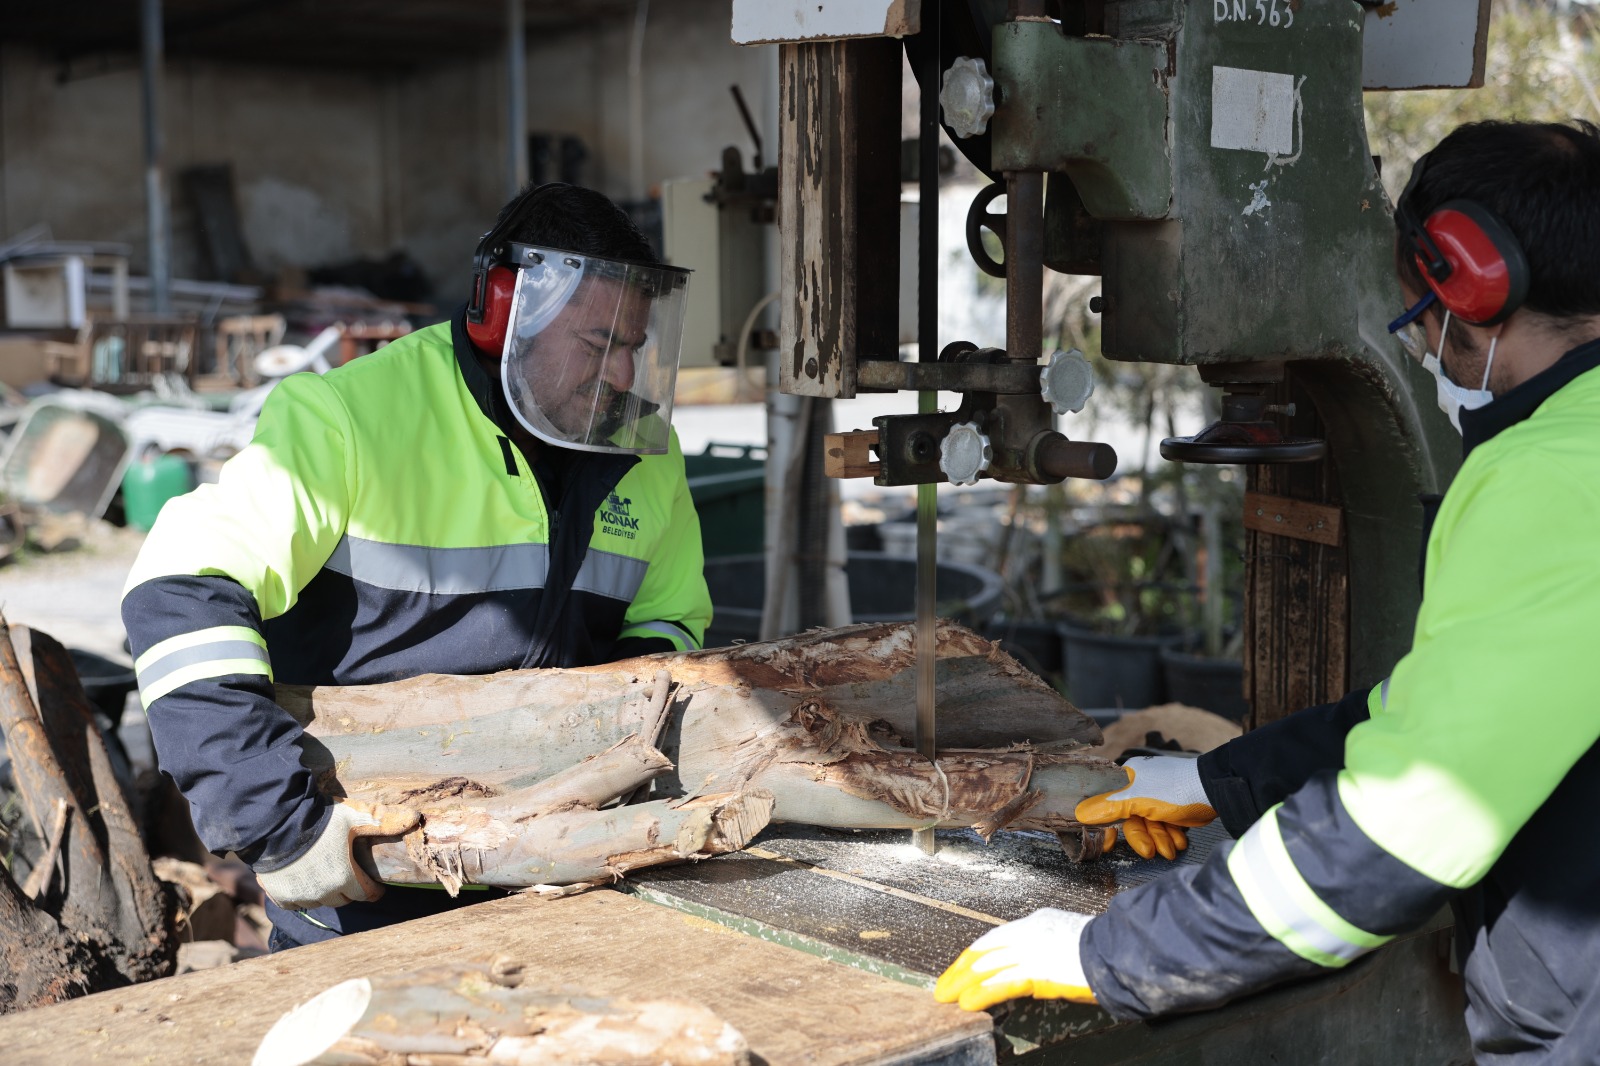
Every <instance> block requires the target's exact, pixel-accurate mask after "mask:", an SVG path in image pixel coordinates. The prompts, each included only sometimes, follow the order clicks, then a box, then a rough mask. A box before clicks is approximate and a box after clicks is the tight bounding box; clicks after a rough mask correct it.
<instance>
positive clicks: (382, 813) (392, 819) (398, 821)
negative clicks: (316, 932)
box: [256, 802, 422, 911]
mask: <svg viewBox="0 0 1600 1066" xmlns="http://www.w3.org/2000/svg"><path fill="white" fill-rule="evenodd" d="M421 820H422V816H421V815H420V814H418V813H417V812H416V811H414V810H412V809H410V808H409V807H394V806H389V805H387V804H373V803H356V802H345V803H335V804H334V805H333V810H332V812H331V813H330V814H329V816H328V824H327V825H325V826H324V827H323V829H322V832H321V833H320V834H319V835H318V836H317V839H316V840H314V841H313V842H312V844H311V847H310V848H309V849H307V850H306V851H305V853H304V854H302V855H300V856H299V857H298V858H296V859H295V860H294V861H293V862H291V863H289V864H288V865H287V866H282V867H280V868H278V869H276V870H267V871H261V870H257V871H256V880H257V881H259V882H260V884H261V890H262V891H263V892H265V893H266V894H267V895H269V896H271V897H272V898H273V901H274V902H276V903H277V904H278V906H280V907H282V908H284V909H285V910H291V911H303V910H310V909H311V908H312V907H342V906H344V905H345V904H346V903H355V902H358V901H361V902H366V903H371V902H373V901H374V900H376V899H378V898H379V897H380V896H382V895H383V882H381V881H379V880H378V879H377V878H376V877H374V876H373V875H372V874H371V873H369V872H368V871H367V870H365V869H363V868H362V866H361V862H360V861H359V860H358V859H357V858H356V855H355V843H356V841H357V840H361V839H363V838H371V839H372V840H386V839H387V840H393V839H396V838H398V837H403V836H405V835H406V834H407V833H409V832H411V830H413V829H415V828H416V827H417V824H418V823H419V822H420V821H421Z"/></svg>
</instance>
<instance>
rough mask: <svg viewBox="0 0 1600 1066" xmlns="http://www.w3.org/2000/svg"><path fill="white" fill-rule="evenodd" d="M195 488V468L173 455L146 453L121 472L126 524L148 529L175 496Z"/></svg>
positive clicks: (146, 530) (144, 529)
mask: <svg viewBox="0 0 1600 1066" xmlns="http://www.w3.org/2000/svg"><path fill="white" fill-rule="evenodd" d="M193 488H194V471H193V470H191V469H190V468H189V464H188V463H187V462H185V461H184V460H183V459H181V458H180V457H178V456H176V455H159V454H146V455H145V456H144V457H143V458H140V459H136V460H135V461H133V462H131V463H129V464H128V469H127V472H126V473H124V474H123V475H122V511H123V514H124V516H125V517H126V519H127V522H128V525H130V526H132V527H133V528H134V529H137V530H141V531H144V532H149V530H150V527H151V526H153V525H155V524H156V515H158V514H160V513H161V508H162V507H164V506H165V505H166V502H167V501H168V500H170V499H172V498H173V497H174V496H182V495H183V494H184V493H186V492H188V491H190V490H191V489H193Z"/></svg>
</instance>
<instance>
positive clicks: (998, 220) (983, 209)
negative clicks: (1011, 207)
mask: <svg viewBox="0 0 1600 1066" xmlns="http://www.w3.org/2000/svg"><path fill="white" fill-rule="evenodd" d="M1005 194H1006V187H1005V184H1004V183H1003V182H998V181H997V182H994V183H993V184H991V185H985V186H984V187H983V189H982V190H981V191H980V192H979V193H978V195H977V196H974V197H973V198H972V206H971V207H969V208H967V252H968V253H969V254H970V255H971V256H972V258H973V261H974V262H976V263H977V264H978V269H979V270H981V271H983V272H984V273H985V274H988V275H989V276H990V277H995V278H1003V277H1005V276H1006V265H1005V264H1004V263H997V262H995V260H994V259H993V258H992V257H991V256H990V255H989V249H987V248H985V247H984V246H983V231H984V230H985V229H987V230H989V231H990V232H991V233H993V234H994V235H995V236H996V237H998V238H1000V250H1001V251H1002V252H1004V251H1005V247H1006V216H1005V215H1003V214H999V213H997V212H994V211H990V210H989V205H990V204H992V203H994V202H995V201H996V200H997V199H999V198H1000V197H1002V196H1004V195H1005Z"/></svg>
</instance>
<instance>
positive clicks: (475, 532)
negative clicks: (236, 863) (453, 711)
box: [122, 185, 711, 950]
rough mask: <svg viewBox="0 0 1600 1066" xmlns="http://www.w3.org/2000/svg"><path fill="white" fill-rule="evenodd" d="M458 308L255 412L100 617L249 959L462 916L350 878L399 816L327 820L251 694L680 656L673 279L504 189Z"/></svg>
mask: <svg viewBox="0 0 1600 1066" xmlns="http://www.w3.org/2000/svg"><path fill="white" fill-rule="evenodd" d="M472 276H473V284H472V295H471V300H470V302H469V304H468V306H467V307H466V308H465V309H464V310H462V311H461V312H460V313H458V314H457V315H456V316H455V317H454V319H453V320H452V321H450V322H446V323H441V324H439V325H435V326H429V327H427V328H424V329H420V330H418V331H416V332H414V333H411V334H409V335H408V336H406V337H403V338H401V339H400V340H397V341H395V342H394V343H392V344H390V345H388V346H387V347H385V348H383V349H380V350H379V351H377V352H375V353H373V354H372V355H368V356H364V357H362V358H360V359H358V360H355V361H354V362H352V363H350V364H348V365H346V366H342V367H339V368H338V369H336V370H334V371H332V372H331V373H329V374H327V375H324V376H318V375H315V374H297V375H294V376H292V377H289V378H287V379H285V380H284V381H283V382H281V383H280V384H279V385H278V386H277V387H276V388H275V389H274V390H273V391H272V393H271V395H270V397H269V398H268V400H267V403H266V406H265V408H264V409H263V411H262V413H261V418H260V422H259V424H258V426H257V429H256V433H255V437H254V439H253V440H252V441H251V443H250V445H249V446H248V447H247V448H245V449H244V451H242V452H240V453H239V454H238V455H236V456H234V457H233V458H232V459H230V460H229V461H228V462H227V464H226V465H225V466H224V467H223V468H222V473H221V478H220V481H219V482H218V483H217V484H215V485H204V486H201V487H200V488H199V489H197V490H195V491H194V492H193V493H191V494H189V495H188V496H185V497H181V498H179V499H176V500H173V501H171V502H170V503H169V504H168V505H167V506H166V507H165V508H164V509H163V510H162V512H161V515H160V518H159V519H158V521H157V522H156V524H155V527H154V528H153V529H152V530H151V532H150V536H149V539H148V540H147V542H146V543H145V545H144V548H143V550H142V551H141V552H140V555H139V558H138V561H137V563H136V564H135V565H134V569H133V573H132V574H131V575H130V577H129V579H128V585H127V589H126V591H125V593H124V596H123V600H122V615H123V622H124V624H125V625H126V627H127V630H128V637H129V641H130V646H131V650H132V652H133V655H134V657H135V669H136V672H137V674H138V679H139V691H140V697H141V699H142V700H143V701H144V706H145V709H146V711H147V713H148V715H149V719H150V726H151V731H152V733H153V734H154V738H155V746H156V751H157V755H158V759H159V762H160V766H161V769H162V770H163V771H164V772H166V773H167V774H170V775H171V776H172V778H173V779H174V780H175V781H176V782H177V784H178V786H179V788H180V789H181V790H182V791H183V793H184V795H185V796H186V797H187V798H188V800H189V804H190V809H191V811H192V813H193V815H194V821H195V828H196V829H197V830H198V832H199V834H200V837H201V839H202V840H203V841H204V842H205V844H206V846H207V847H209V848H210V849H212V850H213V851H215V852H217V853H219V854H221V853H225V852H229V851H232V852H236V853H237V854H238V855H239V856H240V857H241V858H243V859H244V860H245V861H246V862H248V863H249V864H250V865H251V866H252V867H254V869H255V871H256V873H257V877H258V879H259V881H260V883H261V887H262V889H263V890H264V891H265V892H266V894H267V895H268V897H269V898H270V902H269V906H268V913H269V915H270V916H271V919H272V925H273V930H272V936H271V940H270V944H271V946H272V948H273V950H279V949H282V948H285V947H292V946H295V945H298V944H305V943H310V942H314V941H318V940H325V939H328V938H330V937H333V936H337V935H339V934H341V933H349V932H355V931H359V930H362V929H368V928H373V927H376V926H380V925H386V924H389V923H391V922H395V921H399V920H402V919H405V918H410V917H416V916H419V915H422V914H427V913H430V912H432V911H437V910H441V909H444V908H446V907H449V906H452V905H457V904H459V903H467V902H473V901H474V900H476V899H483V898H485V896H486V895H487V894H489V893H488V890H481V891H478V892H467V893H463V895H462V897H461V898H460V900H452V898H451V897H450V896H449V895H448V894H447V893H445V892H443V891H438V890H429V889H424V888H392V889H390V890H389V891H388V892H387V893H386V892H385V891H384V886H382V885H381V884H379V883H377V881H376V880H375V879H374V877H373V876H372V874H371V873H369V872H368V871H367V870H366V869H364V868H363V866H362V864H361V862H360V861H358V859H357V858H356V856H355V854H354V852H355V848H354V845H355V842H356V841H357V839H359V838H361V837H371V838H374V839H395V838H397V837H398V836H399V835H401V834H404V833H405V832H407V831H408V830H410V829H411V828H412V827H413V826H414V825H415V824H416V821H417V815H416V814H415V813H413V812H410V811H408V810H406V809H404V808H398V807H378V808H372V807H368V806H359V805H357V804H355V803H352V802H335V801H333V800H331V799H329V798H328V797H326V796H324V795H322V794H321V793H319V791H318V789H317V787H316V782H315V781H314V780H313V779H312V774H311V773H310V771H308V770H307V769H306V768H305V766H304V765H302V762H301V757H300V756H301V745H302V743H303V741H304V734H303V730H302V728H301V726H300V725H299V724H298V723H297V722H296V721H295V719H294V718H292V717H291V716H290V715H289V714H288V713H287V712H286V711H285V710H283V708H281V707H279V706H278V705H277V704H276V703H275V702H274V700H273V685H274V683H275V682H276V683H280V684H295V685H361V684H370V683H377V682H386V681H395V680H398V679H401V678H407V677H413V676H416V675H419V674H426V673H452V674H487V673H491V672H494V671H498V670H506V669H512V668H519V667H568V666H583V665H588V664H592V663H600V662H608V661H612V660H615V659H620V658H624V657H627V656H630V655H639V654H646V653H649V652H655V651H671V650H679V651H682V650H687V649H692V648H697V647H699V643H700V641H701V640H702V638H703V636H704V633H705V627H706V625H707V624H708V623H709V621H710V619H711V600H710V596H709V594H708V592H707V589H706V583H705V578H704V575H703V565H704V561H703V559H702V555H701V547H700V526H699V521H698V519H697V518H696V516H695V511H694V506H693V504H692V502H691V500H690V498H689V489H688V485H687V482H686V479H685V475H684V462H683V455H682V453H681V451H680V450H679V447H678V441H677V437H676V435H675V434H674V433H673V432H672V429H671V414H672V396H673V383H674V380H675V378H676V374H677V368H678V357H679V347H680V337H681V332H682V329H681V327H682V317H683V307H684V296H685V292H686V286H687V280H688V279H687V272H686V271H683V270H680V269H677V268H673V267H668V266H663V265H661V263H660V262H659V260H658V259H657V258H656V256H655V255H654V254H653V252H652V251H651V249H650V246H649V244H648V243H647V242H646V241H645V239H644V237H643V235H642V234H641V233H640V232H639V230H638V229H637V228H636V227H635V226H634V225H633V223H632V222H631V221H629V219H628V218H627V216H626V215H624V214H623V213H622V212H621V211H620V210H619V209H618V208H617V207H616V206H615V205H614V204H612V203H611V202H610V201H609V200H607V199H606V198H605V197H603V196H601V195H599V194H598V193H595V192H591V191H589V190H586V189H580V188H575V187H572V186H567V185H545V186H541V187H538V188H532V187H530V188H529V189H527V190H524V191H523V192H522V193H521V194H519V195H518V196H517V197H515V198H514V199H513V200H512V201H511V202H510V203H509V204H507V205H506V206H505V208H504V209H503V210H502V211H501V213H500V215H499V218H498V219H497V220H496V222H495V225H494V227H493V228H492V229H491V230H490V231H489V232H488V233H487V234H486V235H485V236H484V237H483V239H482V241H481V242H480V243H479V244H478V247H477V252H476V255H475V259H474V264H473V275H472Z"/></svg>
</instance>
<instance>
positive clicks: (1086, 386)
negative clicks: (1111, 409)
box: [1039, 348, 1094, 415]
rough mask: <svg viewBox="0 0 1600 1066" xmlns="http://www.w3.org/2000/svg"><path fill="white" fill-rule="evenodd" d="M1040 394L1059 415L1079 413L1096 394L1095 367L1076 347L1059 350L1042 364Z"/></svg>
mask: <svg viewBox="0 0 1600 1066" xmlns="http://www.w3.org/2000/svg"><path fill="white" fill-rule="evenodd" d="M1039 394H1040V395H1041V396H1043V397H1044V400H1045V402H1046V403H1048V404H1049V405H1050V407H1051V409H1052V410H1054V411H1055V413H1056V414H1058V415H1066V414H1076V413H1077V412H1079V411H1081V410H1083V405H1084V404H1086V403H1088V402H1089V397H1090V396H1092V395H1094V367H1092V366H1090V365H1089V358H1088V356H1086V355H1084V354H1083V353H1082V352H1080V351H1078V349H1076V348H1072V349H1069V350H1068V351H1065V352H1063V351H1059V350H1057V351H1055V352H1052V353H1051V355H1050V361H1049V362H1048V363H1046V364H1045V365H1044V366H1042V367H1040V368H1039Z"/></svg>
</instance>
